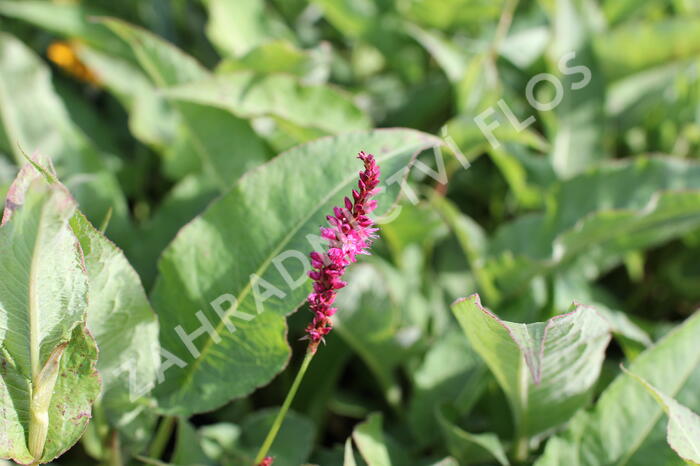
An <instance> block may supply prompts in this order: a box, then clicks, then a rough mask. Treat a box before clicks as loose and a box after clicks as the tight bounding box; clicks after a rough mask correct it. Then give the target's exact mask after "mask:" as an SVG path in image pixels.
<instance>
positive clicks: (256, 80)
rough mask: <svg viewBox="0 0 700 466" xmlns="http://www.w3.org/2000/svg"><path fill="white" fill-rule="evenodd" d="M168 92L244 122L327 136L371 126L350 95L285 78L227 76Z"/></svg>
mask: <svg viewBox="0 0 700 466" xmlns="http://www.w3.org/2000/svg"><path fill="white" fill-rule="evenodd" d="M165 92H166V95H167V96H169V97H171V98H173V99H176V100H180V101H184V102H191V103H196V104H201V105H210V106H212V107H219V108H222V109H225V110H228V111H229V112H231V113H232V114H234V115H236V116H238V117H240V118H253V117H259V116H274V117H277V118H281V119H283V120H287V121H289V122H291V123H294V124H296V125H299V126H301V127H304V128H311V129H319V130H322V131H323V132H325V133H327V134H331V133H336V132H339V131H352V130H360V129H367V128H368V126H369V121H368V118H367V116H366V115H364V113H363V112H362V111H361V110H360V109H359V108H358V107H357V106H355V104H354V103H353V102H352V101H351V100H350V99H349V97H348V96H346V95H344V94H342V93H341V92H339V91H337V90H334V89H333V88H330V87H327V86H321V85H314V86H311V85H304V84H301V83H300V82H299V81H298V80H297V79H296V78H294V77H292V76H289V75H284V74H276V75H268V76H260V75H258V74H255V73H252V72H245V71H240V72H236V73H225V74H220V75H217V76H215V77H212V78H207V79H204V80H201V81H197V82H192V83H188V84H184V85H182V86H178V87H175V88H171V89H168V90H167V91H165Z"/></svg>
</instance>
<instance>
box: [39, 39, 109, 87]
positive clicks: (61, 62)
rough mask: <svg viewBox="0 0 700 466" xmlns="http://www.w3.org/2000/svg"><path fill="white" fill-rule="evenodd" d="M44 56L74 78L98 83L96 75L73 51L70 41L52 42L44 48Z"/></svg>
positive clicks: (73, 47)
mask: <svg viewBox="0 0 700 466" xmlns="http://www.w3.org/2000/svg"><path fill="white" fill-rule="evenodd" d="M46 56H47V57H48V58H49V60H51V61H52V62H53V63H55V64H56V65H57V66H59V67H61V68H62V69H63V70H65V71H66V72H67V73H68V74H70V75H72V76H74V77H75V78H77V79H79V80H81V81H84V82H87V83H90V84H95V85H97V84H99V82H100V80H99V79H98V78H97V75H96V74H95V73H93V72H92V70H90V68H88V67H87V66H86V65H85V63H83V62H82V61H81V60H80V58H79V57H78V55H77V54H76V53H75V46H74V45H73V44H71V43H70V42H66V41H56V42H53V43H52V44H51V45H49V48H48V49H47V50H46Z"/></svg>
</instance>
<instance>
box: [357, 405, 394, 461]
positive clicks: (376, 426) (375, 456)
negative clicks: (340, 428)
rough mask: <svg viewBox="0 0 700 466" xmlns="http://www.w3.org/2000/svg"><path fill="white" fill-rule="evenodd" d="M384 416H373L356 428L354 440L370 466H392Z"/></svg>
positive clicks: (377, 414) (375, 414)
mask: <svg viewBox="0 0 700 466" xmlns="http://www.w3.org/2000/svg"><path fill="white" fill-rule="evenodd" d="M382 419H383V418H382V415H381V414H379V413H374V414H371V415H370V416H369V417H368V418H367V420H366V421H365V422H363V423H362V424H359V425H358V426H357V427H355V430H354V431H353V433H352V438H353V440H354V441H355V444H356V445H357V448H358V450H360V454H361V455H362V458H363V459H364V460H365V461H366V462H367V465H368V466H391V464H392V463H391V457H390V456H389V450H388V448H387V446H386V444H385V441H384V432H382Z"/></svg>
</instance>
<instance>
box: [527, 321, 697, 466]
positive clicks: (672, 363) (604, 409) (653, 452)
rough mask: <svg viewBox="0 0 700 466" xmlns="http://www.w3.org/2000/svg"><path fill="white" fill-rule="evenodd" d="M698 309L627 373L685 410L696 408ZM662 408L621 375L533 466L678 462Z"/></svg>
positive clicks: (580, 413)
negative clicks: (675, 401)
mask: <svg viewBox="0 0 700 466" xmlns="http://www.w3.org/2000/svg"><path fill="white" fill-rule="evenodd" d="M698 334H700V313H695V315H693V316H692V317H690V318H689V319H687V320H686V321H685V322H684V323H683V324H681V325H679V326H677V327H676V328H675V329H674V330H673V331H671V332H670V333H668V334H667V335H666V336H665V337H664V338H663V339H662V340H660V341H659V342H658V343H656V345H654V346H653V347H651V348H649V349H648V350H646V351H644V352H643V353H642V354H640V355H639V356H638V357H637V358H636V359H635V360H634V361H633V362H632V363H631V364H630V366H629V371H630V372H632V373H634V374H635V375H637V376H638V377H642V378H644V379H645V380H647V381H648V382H649V383H650V384H653V386H654V387H656V389H657V390H659V391H661V392H662V393H664V394H666V395H667V396H669V397H673V398H675V399H676V400H678V402H679V403H682V404H684V405H685V406H687V407H688V408H689V409H692V410H699V409H700V403H699V402H698V397H697V393H698V387H700V340H699V339H698ZM665 436H666V421H665V419H663V410H662V408H661V406H659V404H658V403H657V402H656V401H655V400H654V399H653V398H652V397H650V396H649V394H648V393H647V391H646V390H645V389H644V387H642V386H641V385H640V384H639V383H638V382H637V381H635V380H634V379H633V378H631V377H629V376H627V375H624V374H620V375H619V376H618V377H617V378H616V379H615V381H614V382H613V383H612V384H610V385H609V386H608V388H606V390H605V391H604V392H603V394H602V395H601V396H600V399H599V400H598V402H597V403H596V405H595V407H594V409H593V410H591V411H582V412H579V413H578V414H577V415H576V417H574V419H573V420H572V421H571V423H570V424H569V426H568V428H567V429H566V430H565V431H564V432H563V433H562V434H560V435H559V436H557V437H554V438H552V439H550V440H549V442H548V443H547V447H546V449H545V452H544V454H543V456H542V458H541V459H540V460H539V461H538V462H537V463H536V465H537V466H549V465H552V466H555V465H561V464H579V465H582V466H602V465H606V466H608V465H623V464H628V465H632V464H650V465H651V464H653V465H659V466H661V465H669V466H670V465H673V466H675V465H681V464H683V461H681V460H680V458H678V456H677V455H676V454H675V452H674V451H673V450H672V449H671V448H670V447H668V445H667V443H666V441H665Z"/></svg>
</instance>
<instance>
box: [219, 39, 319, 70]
mask: <svg viewBox="0 0 700 466" xmlns="http://www.w3.org/2000/svg"><path fill="white" fill-rule="evenodd" d="M318 65H319V64H318V63H314V60H313V59H312V57H311V56H310V55H309V54H308V53H307V52H306V51H302V50H300V49H298V48H296V47H294V45H292V44H291V43H290V42H289V41H286V40H274V41H271V42H266V43H263V44H260V45H258V46H257V47H255V48H253V49H251V50H250V51H248V52H247V53H246V54H245V55H243V56H242V57H240V58H228V59H225V60H223V61H222V62H221V63H220V64H219V65H218V66H217V69H216V71H217V74H222V73H230V72H233V71H241V70H249V71H254V72H256V73H260V74H262V75H265V74H270V73H291V74H293V75H297V76H304V75H305V74H307V73H310V72H312V71H313V68H314V67H315V66H318Z"/></svg>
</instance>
